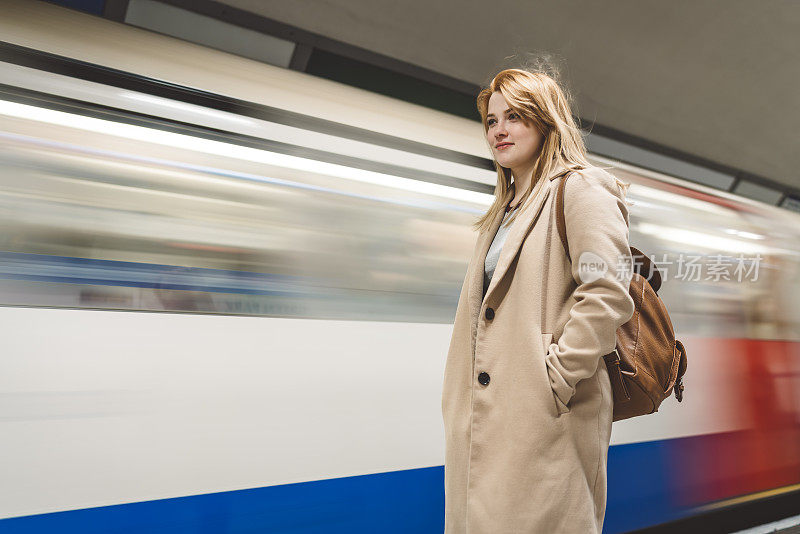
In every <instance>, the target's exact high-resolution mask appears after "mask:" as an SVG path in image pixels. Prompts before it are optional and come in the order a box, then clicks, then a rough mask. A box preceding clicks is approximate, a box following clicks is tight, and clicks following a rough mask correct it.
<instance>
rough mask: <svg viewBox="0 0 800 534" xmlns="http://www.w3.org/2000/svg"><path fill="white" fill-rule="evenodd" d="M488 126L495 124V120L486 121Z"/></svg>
mask: <svg viewBox="0 0 800 534" xmlns="http://www.w3.org/2000/svg"><path fill="white" fill-rule="evenodd" d="M486 124H487V125H488V126H491V125H492V124H494V119H489V120H488V121H486Z"/></svg>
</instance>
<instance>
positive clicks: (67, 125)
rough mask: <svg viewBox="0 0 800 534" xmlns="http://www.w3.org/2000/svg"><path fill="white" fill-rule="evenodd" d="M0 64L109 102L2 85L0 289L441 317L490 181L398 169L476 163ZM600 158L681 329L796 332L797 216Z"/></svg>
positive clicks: (254, 310)
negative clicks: (241, 140)
mask: <svg viewBox="0 0 800 534" xmlns="http://www.w3.org/2000/svg"><path fill="white" fill-rule="evenodd" d="M0 69H2V70H3V72H7V73H8V74H13V76H14V77H15V79H16V80H17V81H18V83H19V86H20V87H21V89H20V90H21V91H25V90H28V91H35V90H36V89H42V88H44V89H47V90H50V91H52V92H53V93H54V94H62V95H68V96H69V97H71V98H75V99H78V100H84V101H91V102H97V103H100V104H103V105H106V106H113V107H115V108H117V109H118V110H120V111H119V112H118V113H116V114H114V113H109V114H103V115H102V118H103V120H100V119H98V117H97V114H94V115H92V114H91V113H88V115H84V114H83V113H82V109H81V107H80V106H73V108H68V109H66V110H64V111H57V110H54V109H46V108H39V107H36V106H35V101H34V102H33V104H34V105H32V103H31V102H28V103H22V104H20V103H19V102H14V101H13V99H12V101H1V102H0V120H2V123H1V124H2V130H1V131H0V135H2V137H3V140H4V142H3V144H2V146H1V147H0V162H1V163H2V168H1V170H0V219H1V220H2V223H3V225H4V229H5V232H4V233H3V234H2V237H1V238H0V267H1V268H2V276H1V277H0V288H1V289H2V296H0V304H4V305H23V306H56V307H80V308H97V309H122V310H143V311H175V312H198V313H214V314H244V315H265V316H284V317H311V318H333V319H354V320H359V319H360V320H385V321H412V322H433V323H449V322H451V321H452V319H453V316H454V313H455V306H456V303H457V301H458V295H459V291H460V289H461V284H462V282H463V276H464V273H465V271H466V267H467V266H466V262H467V259H468V258H469V253H470V250H471V247H472V245H473V244H474V239H475V234H474V233H473V232H472V230H471V229H470V223H471V222H472V221H473V220H474V219H475V217H476V216H477V215H479V214H480V213H482V211H483V210H485V209H486V206H487V205H488V202H489V200H490V199H491V196H490V195H488V194H485V193H477V192H476V191H470V190H467V189H461V188H459V187H448V186H442V185H438V184H436V183H430V182H427V181H424V180H414V179H413V173H414V172H419V173H420V174H423V173H424V172H425V171H426V170H433V171H435V172H437V173H438V174H439V175H440V176H451V177H452V178H453V180H456V181H458V180H461V183H464V180H468V179H469V177H474V178H475V179H476V180H478V181H482V182H484V183H486V180H487V176H488V175H490V174H492V173H491V172H490V171H487V170H486V169H483V168H481V169H478V168H474V167H469V166H468V165H464V164H457V163H452V162H445V161H440V160H435V159H434V158H430V157H426V156H420V155H419V154H412V153H407V154H406V153H402V152H401V151H400V150H398V149H391V148H387V147H381V146H374V147H370V146H369V145H366V144H365V143H362V142H357V141H353V140H348V139H344V138H341V139H340V138H336V137H335V136H333V135H330V134H319V133H316V132H305V131H302V130H300V129H299V128H294V127H291V126H288V125H280V124H274V123H268V122H265V121H261V120H258V119H254V118H250V117H240V116H237V115H234V114H231V113H225V112H219V111H216V110H208V109H205V108H201V107H198V106H194V105H191V104H185V103H181V102H172V101H169V100H166V99H164V98H160V97H153V96H149V95H142V94H139V93H135V92H132V91H120V90H118V89H113V90H111V89H107V88H106V87H105V86H102V85H100V84H94V83H87V82H83V81H80V80H70V79H68V78H66V77H60V76H55V75H52V74H48V73H42V72H38V71H34V70H32V69H27V68H23V67H18V66H11V65H7V64H0ZM8 91H10V90H7V94H8V95H11V96H13V95H12V93H9V92H8ZM51 107H52V106H51ZM125 110H130V111H129V112H130V113H145V114H148V115H150V116H154V117H164V118H165V119H166V120H173V121H176V120H177V121H181V122H182V123H184V124H185V123H189V124H195V125H197V126H198V128H216V131H217V132H219V131H222V132H223V133H222V135H220V134H215V136H214V137H213V138H212V139H208V138H203V137H192V136H191V132H188V133H181V134H178V133H174V132H172V131H170V130H169V128H167V129H164V128H162V127H154V128H152V129H150V128H148V127H147V124H144V125H142V124H141V122H136V121H133V122H134V124H126V117H125ZM224 132H231V134H230V135H234V132H235V133H240V134H244V135H249V136H253V135H256V134H260V135H261V136H262V137H263V139H265V140H270V139H275V140H278V139H280V140H283V141H291V142H292V143H295V145H293V146H297V147H299V148H302V147H314V146H317V147H319V146H323V145H324V146H325V149H326V150H329V151H332V153H336V154H341V155H342V156H344V157H346V158H354V157H356V155H360V156H361V157H362V158H363V157H364V156H365V155H366V157H368V158H371V159H370V160H369V161H372V162H375V163H376V164H378V165H390V166H391V165H395V166H396V167H397V162H398V158H401V159H400V161H402V162H403V163H404V164H405V165H404V166H403V168H404V169H405V170H406V171H408V172H410V173H411V174H410V175H407V176H406V177H393V176H386V175H380V173H374V172H370V171H365V170H363V169H361V168H349V167H347V166H346V165H333V164H327V163H324V162H320V161H315V160H313V159H303V158H302V157H295V156H292V155H290V154H289V155H287V153H286V152H283V153H271V152H269V151H268V150H265V149H256V148H250V147H247V146H242V145H241V144H237V143H236V142H234V141H233V139H232V138H231V140H230V141H229V142H226V139H225V137H224ZM597 163H598V164H600V165H604V164H605V163H607V162H603V161H600V160H598V161H597ZM398 168H399V167H398ZM611 170H612V172H614V174H615V175H617V176H618V177H619V178H621V179H622V180H624V181H626V182H630V183H632V184H633V185H632V187H631V188H630V191H629V194H628V197H629V200H630V201H632V206H631V208H630V214H631V217H630V221H631V232H630V239H631V244H632V245H633V246H636V247H637V248H639V249H641V250H643V251H645V252H647V253H649V254H652V255H653V256H654V257H653V259H654V260H655V261H656V262H657V263H658V264H659V266H660V267H661V269H662V273H663V275H664V282H665V283H664V284H663V286H662V289H661V291H660V296H661V298H662V299H663V300H664V301H665V303H666V304H667V306H668V307H669V309H670V315H671V317H672V319H673V321H674V322H675V325H674V326H675V328H676V330H678V331H681V332H687V333H692V334H694V335H709V336H711V335H713V336H727V337H735V336H739V335H741V334H742V333H743V332H745V331H747V333H748V335H749V336H751V337H762V336H763V337H766V338H774V337H778V338H783V339H793V338H794V337H795V336H797V334H796V331H797V329H796V328H794V325H796V324H797V323H798V321H800V313H799V312H798V311H797V309H796V306H795V305H794V302H797V299H796V298H793V297H794V296H796V293H797V292H798V289H797V288H798V284H797V281H798V280H797V278H798V254H799V253H800V251H798V246H797V244H796V243H797V242H798V241H797V236H796V234H794V233H793V232H795V230H793V229H792V225H790V224H782V223H776V221H775V220H774V218H775V217H777V216H778V215H777V214H775V212H776V210H774V209H772V210H770V211H767V210H764V212H763V213H758V210H755V209H746V210H743V209H738V208H737V206H736V205H735V203H731V202H714V201H713V199H711V201H710V200H709V198H710V197H707V198H695V197H694V196H693V195H692V194H688V193H690V192H691V190H690V189H687V188H685V187H683V188H682V187H675V186H670V185H669V184H665V183H662V182H660V181H659V180H658V179H652V178H648V177H647V175H646V173H642V172H639V171H637V170H636V169H633V168H630V167H626V166H619V167H613V168H611ZM376 176H377V178H375V177H376ZM720 253H722V254H723V255H725V256H727V257H731V256H734V257H735V256H736V255H737V254H742V255H744V256H745V257H747V258H754V257H756V255H759V256H760V259H759V260H758V266H757V267H756V269H755V272H752V270H751V272H750V278H749V279H744V280H736V279H735V278H726V277H722V278H716V279H715V278H714V277H710V276H708V267H709V264H710V263H712V262H713V260H714V257H715V255H716V254H720ZM691 257H695V258H699V259H700V263H701V264H702V265H701V267H702V270H701V273H702V275H701V276H698V277H691V276H689V277H685V276H684V277H683V278H681V276H679V274H681V273H679V271H678V269H679V265H678V259H679V258H682V259H683V260H684V261H686V260H688V259H690V258H691ZM749 267H751V268H752V267H754V266H753V265H752V264H749ZM686 274H687V273H683V275H686ZM780 287H783V288H786V289H785V290H783V291H781V290H779V289H778V288H780Z"/></svg>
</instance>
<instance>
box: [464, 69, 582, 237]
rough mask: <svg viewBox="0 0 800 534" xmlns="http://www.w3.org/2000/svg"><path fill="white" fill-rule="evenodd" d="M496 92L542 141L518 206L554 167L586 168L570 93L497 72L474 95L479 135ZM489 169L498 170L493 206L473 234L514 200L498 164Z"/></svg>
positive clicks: (541, 79)
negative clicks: (481, 124)
mask: <svg viewBox="0 0 800 534" xmlns="http://www.w3.org/2000/svg"><path fill="white" fill-rule="evenodd" d="M495 92H499V93H500V94H502V95H503V97H504V98H505V99H506V102H508V106H509V107H510V108H511V109H512V110H513V111H515V112H516V113H518V114H519V115H520V117H522V120H523V121H525V122H526V124H528V125H532V126H533V127H535V128H536V129H537V130H538V131H539V133H541V134H542V137H543V140H542V149H541V151H540V153H539V156H538V157H537V160H536V163H535V165H534V168H533V176H532V178H531V182H530V185H529V186H528V190H527V191H525V193H524V194H523V195H522V197H521V198H520V203H525V201H526V200H527V198H528V197H529V196H530V194H531V192H532V191H533V189H534V188H535V187H536V185H537V184H538V183H539V182H540V180H542V179H547V177H549V176H550V175H551V174H552V173H553V172H554V170H555V169H556V168H558V166H560V165H563V166H564V167H566V168H567V169H572V170H580V169H585V168H588V167H590V166H591V164H590V163H589V161H588V160H587V159H586V146H585V144H584V142H583V136H582V135H581V134H582V132H581V130H580V128H579V127H578V126H577V124H576V123H575V119H574V118H573V117H572V112H571V111H570V103H569V93H568V92H567V91H566V90H565V89H562V88H561V87H560V85H559V83H558V82H557V81H556V80H555V79H553V78H552V77H551V76H549V75H548V74H545V73H544V72H536V71H529V70H524V69H505V70H502V71H500V73H498V74H497V75H496V76H495V77H494V78H493V79H492V81H491V82H490V83H489V85H488V86H487V87H486V88H485V89H483V90H482V91H481V92H480V94H479V95H478V99H477V104H478V112H479V113H480V115H481V121H482V122H483V131H484V133H487V132H488V130H489V126H488V125H487V124H486V115H487V114H488V113H489V111H488V109H489V98H490V97H491V96H492V94H493V93H495ZM490 150H491V147H490ZM494 166H495V169H497V185H496V186H495V188H494V202H493V203H492V205H491V206H490V207H489V210H488V211H487V212H486V213H485V214H484V215H483V216H481V217H480V218H479V219H478V220H477V221H476V222H475V223H474V224H473V228H474V229H476V230H479V231H480V230H483V229H485V228H486V227H488V226H489V224H491V222H492V221H493V220H494V218H495V216H496V215H497V214H498V213H499V212H501V211H505V208H506V205H507V204H508V202H510V201H511V199H513V198H514V194H515V192H514V186H512V183H511V178H512V174H511V169H508V168H506V167H501V166H500V164H499V163H497V160H495V161H494ZM526 207H527V206H525V205H522V206H521V207H520V209H518V210H516V211H517V212H521V211H522V210H524V209H525V208H526ZM514 217H516V214H515V215H514Z"/></svg>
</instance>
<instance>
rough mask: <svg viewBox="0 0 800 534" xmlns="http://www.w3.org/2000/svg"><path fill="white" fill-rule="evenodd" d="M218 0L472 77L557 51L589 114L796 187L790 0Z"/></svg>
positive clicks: (582, 110)
mask: <svg viewBox="0 0 800 534" xmlns="http://www.w3.org/2000/svg"><path fill="white" fill-rule="evenodd" d="M222 3H224V4H227V5H229V6H232V7H235V8H238V9H242V10H246V11H249V12H252V13H255V14H258V15H261V16H263V17H267V18H269V19H273V20H276V21H279V22H282V23H284V24H288V25H292V26H296V27H298V28H300V29H302V30H306V31H308V32H313V33H316V34H319V35H321V36H324V37H328V38H330V39H334V40H337V41H341V42H343V43H347V44H350V45H354V46H357V47H360V48H364V49H367V50H371V51H374V52H376V53H378V54H383V55H385V56H388V57H391V58H395V59H397V60H400V61H403V62H406V63H409V64H412V65H416V66H420V67H424V68H426V69H429V70H431V71H434V72H438V73H442V74H445V75H448V76H450V77H453V78H456V79H459V80H463V81H466V82H469V83H471V84H476V85H484V84H485V83H486V82H487V81H488V80H489V79H490V78H491V76H492V74H493V73H496V72H497V71H498V70H500V69H501V68H504V67H507V66H516V65H517V64H516V63H512V64H509V61H508V60H507V59H505V58H506V57H507V56H512V55H514V54H518V55H520V54H521V56H518V57H521V58H522V59H523V60H524V58H525V57H530V54H531V53H537V52H540V51H541V52H549V53H553V54H555V56H556V57H557V58H558V59H559V60H560V62H561V65H562V72H563V74H564V78H565V80H566V81H567V83H568V84H569V87H570V89H571V91H572V92H573V94H574V97H575V111H576V112H577V115H578V116H579V117H581V119H582V120H583V122H584V124H583V126H584V127H588V128H589V129H592V127H593V126H594V131H597V129H598V128H600V129H603V128H605V129H607V130H611V131H617V132H621V133H622V134H623V135H630V136H632V137H634V138H638V139H640V140H645V141H646V142H648V143H652V144H653V145H654V146H661V147H662V148H665V149H666V150H667V151H669V150H674V151H676V153H680V154H684V155H690V156H694V157H696V158H697V159H698V161H704V162H706V163H711V164H718V165H720V166H723V167H727V168H730V169H736V170H739V171H744V174H745V175H747V173H751V174H752V175H754V177H755V178H756V181H758V178H764V179H766V180H767V181H768V182H775V183H776V184H784V185H786V186H788V187H789V188H794V189H796V188H798V187H800V173H798V169H800V146H799V145H798V139H800V135H798V132H797V127H798V125H800V37H799V35H800V32H798V28H800V4H798V3H797V2H795V1H793V0H775V1H771V2H756V1H746V0H731V1H711V0H700V1H691V2H689V1H686V0H683V1H677V2H664V1H663V0H659V1H655V0H643V1H642V0H618V1H614V2H597V1H589V0H580V1H564V2H530V1H515V2H512V1H507V0H501V1H499V2H494V3H491V4H490V3H488V2H477V1H474V0H461V1H459V0H438V1H436V2H433V3H432V2H429V1H427V0H425V1H423V0H403V1H392V2H389V1H375V0H324V1H321V0H292V1H290V2H287V1H285V0H223V2H222ZM512 61H513V60H512Z"/></svg>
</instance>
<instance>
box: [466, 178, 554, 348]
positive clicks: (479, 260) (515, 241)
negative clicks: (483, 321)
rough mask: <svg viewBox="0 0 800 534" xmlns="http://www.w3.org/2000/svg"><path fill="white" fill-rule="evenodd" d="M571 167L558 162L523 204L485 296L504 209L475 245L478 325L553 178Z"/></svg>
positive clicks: (473, 296)
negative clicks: (486, 301)
mask: <svg viewBox="0 0 800 534" xmlns="http://www.w3.org/2000/svg"><path fill="white" fill-rule="evenodd" d="M567 170H568V169H567V168H566V167H564V166H563V165H559V166H557V167H556V168H555V169H554V170H553V172H552V173H551V174H550V176H549V177H548V179H546V180H545V182H544V183H543V184H542V189H541V190H540V191H539V194H538V195H536V196H535V197H532V198H528V199H527V200H526V201H525V204H524V205H523V206H521V207H520V208H519V209H520V210H522V211H521V212H520V213H519V214H518V215H517V220H516V221H514V223H513V224H512V226H511V229H510V230H509V232H508V235H507V236H506V241H505V243H504V244H503V249H502V251H501V252H500V258H499V259H498V261H497V267H495V270H494V274H493V275H492V281H491V283H490V284H489V288H488V289H487V291H486V296H485V297H482V293H483V278H484V270H485V269H484V264H485V262H486V254H487V253H488V252H489V247H490V246H491V245H492V241H493V240H494V236H495V234H496V233H497V229H498V228H499V227H500V223H501V222H502V221H503V217H504V215H505V213H504V212H502V211H501V212H500V213H498V214H497V215H496V216H495V218H494V219H493V220H492V223H491V224H490V225H489V227H488V228H487V229H486V230H484V231H483V232H482V233H481V234H480V235H479V236H478V243H477V246H476V249H475V254H476V257H475V260H476V261H475V262H474V268H473V269H472V271H471V272H470V277H471V278H470V285H469V308H470V316H471V317H472V324H473V327H474V328H477V320H478V314H479V312H480V308H481V305H482V304H483V300H484V299H489V298H490V297H491V295H492V293H493V291H494V289H495V288H496V287H497V285H498V284H499V283H500V281H501V280H502V279H503V277H504V276H505V274H506V272H507V271H508V268H509V266H510V265H511V263H512V262H513V260H514V258H516V256H517V253H518V252H519V249H520V247H521V246H522V243H523V242H524V241H525V237H526V236H527V235H528V233H530V230H531V228H532V227H533V225H534V223H535V222H536V220H537V219H538V217H539V213H540V212H541V211H542V207H543V206H544V203H545V201H546V200H547V198H548V197H549V196H550V193H551V191H552V189H553V183H552V182H553V180H555V179H556V178H558V177H559V176H562V175H563V174H564V173H565V172H566V171H567ZM473 334H475V332H473ZM473 339H474V336H473Z"/></svg>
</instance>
